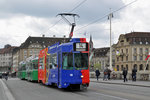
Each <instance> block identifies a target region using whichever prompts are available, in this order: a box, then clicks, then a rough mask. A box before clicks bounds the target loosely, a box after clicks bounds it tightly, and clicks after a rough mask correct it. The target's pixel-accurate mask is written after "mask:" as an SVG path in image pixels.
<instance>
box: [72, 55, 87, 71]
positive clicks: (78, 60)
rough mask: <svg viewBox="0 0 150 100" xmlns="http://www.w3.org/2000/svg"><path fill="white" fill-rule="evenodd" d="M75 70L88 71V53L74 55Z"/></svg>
mask: <svg viewBox="0 0 150 100" xmlns="http://www.w3.org/2000/svg"><path fill="white" fill-rule="evenodd" d="M74 62H75V69H77V70H80V69H88V53H75V54H74Z"/></svg>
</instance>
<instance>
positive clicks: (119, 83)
mask: <svg viewBox="0 0 150 100" xmlns="http://www.w3.org/2000/svg"><path fill="white" fill-rule="evenodd" d="M91 82H95V83H105V84H118V85H129V86H139V87H149V88H150V86H148V85H138V84H125V83H114V82H113V83H111V82H100V81H99V82H97V81H91Z"/></svg>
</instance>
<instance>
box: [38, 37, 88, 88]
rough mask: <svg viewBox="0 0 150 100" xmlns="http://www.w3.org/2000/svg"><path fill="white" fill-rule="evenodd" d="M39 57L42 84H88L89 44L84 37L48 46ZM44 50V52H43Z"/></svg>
mask: <svg viewBox="0 0 150 100" xmlns="http://www.w3.org/2000/svg"><path fill="white" fill-rule="evenodd" d="M41 51H42V52H43V54H45V56H42V57H41V58H40V59H39V61H38V62H39V65H38V69H39V70H38V71H39V72H38V73H40V71H41V73H43V72H45V73H43V79H45V81H44V84H46V85H52V84H56V85H57V86H58V88H67V87H78V88H81V87H82V88H86V87H88V86H89V82H90V80H89V44H88V42H86V39H85V38H73V39H71V41H70V42H68V43H64V44H59V43H56V44H54V45H52V46H49V47H48V48H47V49H45V50H44V51H43V50H41ZM44 52H45V53H44Z"/></svg>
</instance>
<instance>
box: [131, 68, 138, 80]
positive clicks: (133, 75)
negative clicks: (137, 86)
mask: <svg viewBox="0 0 150 100" xmlns="http://www.w3.org/2000/svg"><path fill="white" fill-rule="evenodd" d="M136 72H137V69H136V68H135V67H134V68H133V69H132V81H136Z"/></svg>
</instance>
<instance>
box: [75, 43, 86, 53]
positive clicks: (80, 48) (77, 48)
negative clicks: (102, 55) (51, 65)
mask: <svg viewBox="0 0 150 100" xmlns="http://www.w3.org/2000/svg"><path fill="white" fill-rule="evenodd" d="M74 51H88V43H75V44H74Z"/></svg>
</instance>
